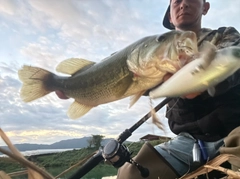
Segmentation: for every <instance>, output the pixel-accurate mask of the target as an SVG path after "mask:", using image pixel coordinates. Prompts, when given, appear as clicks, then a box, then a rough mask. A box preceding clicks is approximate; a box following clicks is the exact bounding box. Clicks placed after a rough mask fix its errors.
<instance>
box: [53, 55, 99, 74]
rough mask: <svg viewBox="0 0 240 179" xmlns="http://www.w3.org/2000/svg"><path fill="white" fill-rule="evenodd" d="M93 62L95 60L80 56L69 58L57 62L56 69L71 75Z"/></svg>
mask: <svg viewBox="0 0 240 179" xmlns="http://www.w3.org/2000/svg"><path fill="white" fill-rule="evenodd" d="M94 64H95V62H92V61H89V60H85V59H82V58H69V59H67V60H64V61H62V62H61V63H59V64H58V66H57V67H56V71H57V72H60V73H64V74H68V75H73V74H74V73H76V72H77V71H79V70H80V69H82V68H84V67H87V66H92V65H94Z"/></svg>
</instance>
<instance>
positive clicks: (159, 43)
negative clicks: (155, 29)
mask: <svg viewBox="0 0 240 179" xmlns="http://www.w3.org/2000/svg"><path fill="white" fill-rule="evenodd" d="M196 53H198V49H197V38H196V35H195V34H194V33H193V32H190V31H187V32H180V31H171V32H168V33H165V34H162V35H153V36H148V37H145V38H142V39H140V40H138V41H136V42H134V43H132V44H130V45H129V46H127V47H125V48H123V49H122V50H120V51H118V52H116V53H114V54H112V55H111V56H109V57H107V58H105V59H103V60H102V61H100V62H99V63H95V62H92V61H88V60H85V59H76V58H72V59H67V60H65V61H62V62H61V63H60V64H59V65H58V66H57V68H56V70H57V71H58V72H61V73H65V74H68V75H70V76H69V77H66V76H58V75H55V74H53V73H51V72H48V71H47V70H44V69H41V68H39V67H32V66H23V68H22V69H20V70H19V71H18V75H19V78H20V80H21V81H22V82H23V86H22V89H21V92H20V95H21V98H22V99H23V100H24V101H26V102H30V101H33V100H35V99H37V98H39V97H42V96H44V95H46V94H48V93H50V92H53V91H61V92H62V93H63V94H64V95H65V96H67V97H69V98H74V99H75V102H74V103H73V104H72V105H71V106H70V108H69V111H68V115H69V117H70V118H79V117H81V116H83V115H84V114H86V113H87V112H88V111H89V110H90V109H91V108H93V107H95V106H98V105H100V104H104V103H109V102H112V101H116V100H120V99H122V98H125V97H128V96H135V97H134V98H133V99H134V101H132V102H131V105H132V104H134V103H135V102H136V101H137V100H138V98H140V96H141V95H142V94H143V93H144V92H145V91H147V90H149V89H151V88H153V87H155V86H157V85H159V84H160V83H161V82H162V79H163V77H164V75H165V74H167V73H175V72H176V71H178V70H179V69H180V68H181V67H182V66H183V65H184V64H183V63H182V62H181V59H180V58H179V57H180V56H181V58H183V56H184V58H185V59H184V60H185V62H184V63H188V62H189V61H191V60H192V58H193V56H194V54H196ZM36 79H37V80H36Z"/></svg>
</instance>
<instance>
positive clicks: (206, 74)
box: [149, 46, 240, 98]
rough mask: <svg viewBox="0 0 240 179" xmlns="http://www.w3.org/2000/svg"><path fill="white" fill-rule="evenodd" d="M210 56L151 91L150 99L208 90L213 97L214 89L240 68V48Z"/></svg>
mask: <svg viewBox="0 0 240 179" xmlns="http://www.w3.org/2000/svg"><path fill="white" fill-rule="evenodd" d="M208 55H209V56H208ZM208 55H205V56H202V57H200V58H198V59H195V60H194V61H192V62H190V63H188V64H187V65H186V66H184V67H183V68H181V69H180V70H179V71H178V72H176V73H175V74H174V75H173V76H171V77H170V78H169V79H168V80H167V81H166V82H164V83H162V84H161V86H159V87H158V88H156V89H154V90H152V91H150V93H149V96H150V98H160V97H179V96H185V95H188V94H191V93H196V92H203V91H206V90H207V91H208V93H209V95H211V96H213V95H214V93H215V88H214V87H215V86H216V85H217V84H219V83H220V82H222V81H224V80H225V79H226V78H227V77H229V76H231V75H232V74H233V73H234V72H236V71H237V70H238V69H239V68H240V47H237V46H235V47H234V46H233V47H227V48H224V49H220V50H217V51H215V52H213V53H212V54H211V53H210V54H208ZM208 57H213V58H212V60H211V59H209V58H208Z"/></svg>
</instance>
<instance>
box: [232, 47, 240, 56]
mask: <svg viewBox="0 0 240 179" xmlns="http://www.w3.org/2000/svg"><path fill="white" fill-rule="evenodd" d="M232 53H233V56H234V57H237V58H240V48H237V47H236V48H234V49H233V51H232Z"/></svg>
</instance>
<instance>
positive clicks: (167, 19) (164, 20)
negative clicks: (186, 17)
mask: <svg viewBox="0 0 240 179" xmlns="http://www.w3.org/2000/svg"><path fill="white" fill-rule="evenodd" d="M169 14H170V5H169V6H168V8H167V11H166V13H165V15H164V18H163V26H164V27H166V28H167V29H170V30H173V29H175V28H174V26H173V25H172V24H171V23H170V22H169V18H168V17H169Z"/></svg>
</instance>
